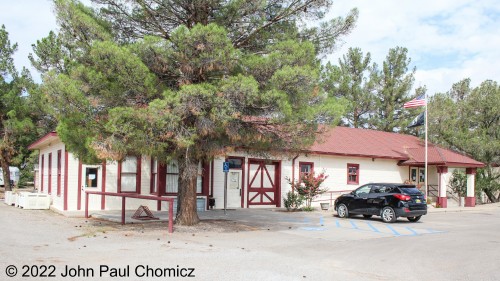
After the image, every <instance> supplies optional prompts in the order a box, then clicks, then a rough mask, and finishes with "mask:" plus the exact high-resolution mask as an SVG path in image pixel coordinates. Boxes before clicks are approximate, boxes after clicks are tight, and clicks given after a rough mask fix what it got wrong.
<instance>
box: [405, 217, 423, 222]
mask: <svg viewBox="0 0 500 281" xmlns="http://www.w3.org/2000/svg"><path fill="white" fill-rule="evenodd" d="M421 217H422V216H416V217H407V219H408V220H409V221H411V222H417V221H419V220H420V218H421Z"/></svg>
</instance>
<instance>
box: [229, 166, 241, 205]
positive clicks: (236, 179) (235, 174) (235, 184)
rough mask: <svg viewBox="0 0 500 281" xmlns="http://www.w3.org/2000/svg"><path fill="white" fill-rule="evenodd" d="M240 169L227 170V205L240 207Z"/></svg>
mask: <svg viewBox="0 0 500 281" xmlns="http://www.w3.org/2000/svg"><path fill="white" fill-rule="evenodd" d="M241 193H242V190H241V170H229V173H228V175H227V207H228V208H241Z"/></svg>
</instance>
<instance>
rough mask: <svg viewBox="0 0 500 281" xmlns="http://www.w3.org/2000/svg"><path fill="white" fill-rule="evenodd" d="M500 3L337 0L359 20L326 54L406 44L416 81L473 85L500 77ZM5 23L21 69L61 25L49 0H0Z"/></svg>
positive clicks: (377, 58)
mask: <svg viewBox="0 0 500 281" xmlns="http://www.w3.org/2000/svg"><path fill="white" fill-rule="evenodd" d="M85 2H87V3H88V2H89V1H85ZM498 4H499V3H498V0H476V1H470V0H439V1H435V0H433V1H431V0H418V1H417V0H415V1H409V0H337V1H335V2H334V5H333V7H332V9H331V11H330V12H329V14H328V16H330V17H334V16H339V15H345V14H346V13H347V12H348V11H349V10H350V9H352V8H353V7H357V8H358V9H359V20H358V23H357V26H356V28H355V30H354V31H353V32H352V33H351V34H350V35H349V36H347V37H345V38H344V41H345V43H344V44H343V45H342V46H341V47H339V48H338V49H337V50H336V51H335V53H333V54H331V55H329V56H327V59H328V60H330V61H332V62H333V63H336V62H337V61H338V58H339V57H341V56H342V55H343V54H344V53H345V52H346V51H347V49H348V48H349V47H360V48H361V49H362V50H363V51H364V52H370V53H371V54H372V58H373V61H374V62H377V63H378V64H381V63H382V61H383V60H384V58H385V56H386V54H387V52H388V50H389V48H392V47H395V46H403V47H406V48H408V51H409V56H410V57H411V59H412V66H416V67H417V72H416V75H415V76H416V77H415V78H416V81H415V85H416V86H419V85H426V86H427V88H428V93H429V94H431V95H432V94H433V93H435V92H444V91H447V90H448V89H449V88H450V87H451V85H452V84H453V83H454V82H458V81H459V80H461V79H463V78H467V77H470V78H471V79H472V84H473V85H474V86H475V85H478V84H479V83H481V82H482V81H484V80H486V79H492V80H496V81H499V77H500V67H499V65H500V51H499V50H500V5H498ZM0 24H4V25H5V26H6V28H7V31H8V32H9V35H10V39H11V41H12V42H17V43H18V44H19V50H18V52H17V53H16V55H15V58H14V59H15V62H16V65H17V66H18V68H19V69H20V68H21V67H22V66H26V67H28V68H30V64H29V61H28V58H27V57H28V54H29V53H30V52H32V49H31V44H34V43H35V42H36V40H38V39H41V38H42V37H44V36H47V34H48V32H49V31H50V30H55V29H56V28H57V26H56V20H55V17H54V15H53V13H52V4H51V1H50V0H17V1H12V0H0ZM30 70H31V71H32V73H33V76H35V77H38V75H37V74H36V73H35V71H34V70H33V69H30ZM38 79H39V78H38Z"/></svg>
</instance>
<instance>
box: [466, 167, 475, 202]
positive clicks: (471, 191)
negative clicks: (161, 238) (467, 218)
mask: <svg viewBox="0 0 500 281" xmlns="http://www.w3.org/2000/svg"><path fill="white" fill-rule="evenodd" d="M465 172H466V174H467V197H465V207H475V206H476V194H475V189H476V168H467V169H466V170H465Z"/></svg>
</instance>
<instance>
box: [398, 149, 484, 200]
mask: <svg viewBox="0 0 500 281" xmlns="http://www.w3.org/2000/svg"><path fill="white" fill-rule="evenodd" d="M406 152H407V155H408V156H409V158H410V159H408V160H406V161H401V162H400V163H399V165H401V166H409V173H410V175H409V179H410V182H411V183H413V184H415V185H417V186H419V187H420V189H421V190H422V191H424V190H425V191H426V193H427V194H426V196H427V198H430V199H431V200H435V202H436V204H437V206H439V207H440V208H447V207H448V200H449V199H451V198H457V199H458V196H457V195H456V194H454V193H453V192H452V191H451V189H449V188H448V184H449V181H450V179H451V178H452V174H453V171H454V170H456V169H461V170H465V174H466V175H467V191H466V197H465V207H474V206H476V196H475V189H476V183H475V182H476V179H475V176H476V171H477V168H481V167H484V164H483V163H481V162H479V161H476V160H474V159H472V158H470V157H467V156H465V155H461V154H458V153H456V152H452V151H450V150H447V149H443V148H440V147H437V146H435V145H432V144H430V145H429V147H428V156H427V158H428V159H427V177H426V175H425V148H424V147H418V148H407V149H406ZM425 179H427V186H426V188H424V185H425V182H426V181H425Z"/></svg>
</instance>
